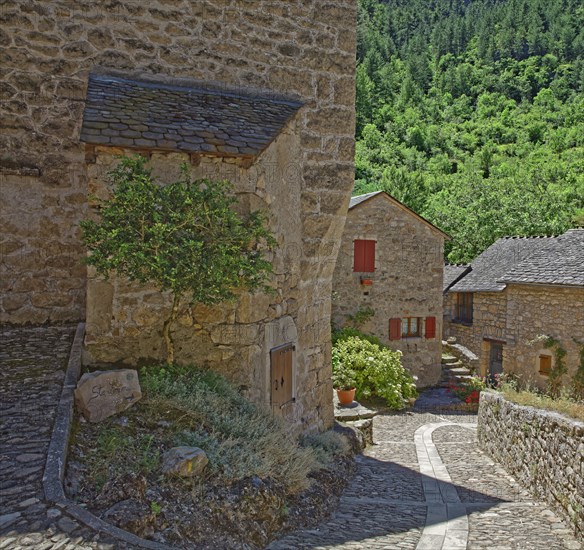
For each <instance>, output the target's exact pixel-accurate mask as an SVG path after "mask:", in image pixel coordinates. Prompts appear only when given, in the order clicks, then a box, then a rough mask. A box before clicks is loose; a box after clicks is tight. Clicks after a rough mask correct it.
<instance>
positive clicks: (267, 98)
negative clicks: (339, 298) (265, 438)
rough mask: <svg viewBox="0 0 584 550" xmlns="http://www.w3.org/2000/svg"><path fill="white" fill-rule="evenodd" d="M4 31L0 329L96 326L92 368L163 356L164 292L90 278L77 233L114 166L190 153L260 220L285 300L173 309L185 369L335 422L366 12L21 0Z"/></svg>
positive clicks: (91, 337)
mask: <svg viewBox="0 0 584 550" xmlns="http://www.w3.org/2000/svg"><path fill="white" fill-rule="evenodd" d="M0 20H1V21H2V30H1V31H0V45H1V47H2V58H3V66H4V70H5V76H4V80H3V84H2V94H3V99H4V101H3V103H2V105H1V106H0V111H1V117H2V121H3V126H4V127H3V131H2V133H1V135H0V140H1V149H2V156H1V159H0V168H1V177H2V185H1V186H0V193H1V194H2V196H1V200H0V204H1V208H2V211H1V213H0V216H1V221H2V225H3V228H4V229H3V240H2V245H1V246H2V248H1V259H2V262H1V265H0V270H1V271H0V285H1V286H0V292H1V298H0V315H1V318H0V320H1V322H3V323H16V324H23V323H44V322H61V321H78V320H84V319H86V321H87V334H86V360H87V361H90V362H93V363H98V362H108V363H109V362H119V363H129V364H136V363H137V362H138V361H139V360H141V359H142V360H145V359H161V358H162V357H164V352H163V349H162V346H161V345H160V336H161V328H162V318H163V316H164V314H165V312H166V311H167V310H168V307H169V302H168V300H167V297H166V296H163V295H161V294H160V293H158V292H156V291H155V289H152V288H138V287H136V286H129V285H128V284H127V283H126V282H125V281H121V280H109V281H107V282H106V281H103V280H100V279H96V278H95V277H94V276H93V274H91V273H90V274H89V277H88V274H87V271H86V268H85V267H84V265H83V263H82V258H83V257H84V255H85V251H84V248H83V246H82V244H81V241H80V231H79V226H78V224H79V221H80V220H81V219H84V218H85V217H87V215H88V212H89V210H90V207H91V205H90V204H89V200H88V197H89V196H91V195H97V196H98V197H103V196H104V195H106V194H107V193H108V179H107V171H108V170H109V169H110V168H111V167H112V166H113V164H114V163H115V162H116V160H115V155H118V154H127V153H136V152H138V153H140V154H143V155H145V156H146V157H147V158H148V159H149V164H150V166H151V168H152V170H153V173H154V175H155V176H156V177H158V178H159V180H160V181H161V182H165V181H167V182H168V181H172V179H173V178H174V177H175V175H176V173H177V170H178V166H179V163H181V162H183V161H184V162H187V163H188V165H189V166H190V171H191V173H192V174H193V176H195V177H198V176H202V177H210V178H213V177H216V178H221V179H230V180H231V181H232V182H233V183H234V184H235V190H236V193H237V195H238V197H239V199H240V204H241V208H242V209H243V210H244V211H251V210H257V209H262V210H266V211H267V213H268V217H269V224H270V228H271V230H272V232H273V233H274V234H275V235H276V237H277V239H278V243H279V247H278V250H277V252H276V253H275V255H274V258H273V260H274V268H275V269H274V271H275V274H274V281H273V282H274V286H275V287H276V288H277V294H276V295H275V296H265V295H263V294H256V295H253V296H252V295H248V294H245V295H242V296H241V297H240V299H239V301H238V302H237V303H236V304H234V305H229V306H227V305H226V306H223V307H216V308H212V309H207V308H203V307H197V308H195V309H194V310H192V309H189V308H185V309H184V310H183V311H182V312H181V316H180V323H179V325H178V328H177V329H176V331H175V340H176V345H177V350H176V356H177V359H178V361H179V362H183V363H190V362H193V363H196V364H199V365H207V366H210V367H213V368H215V369H217V370H219V371H220V372H222V373H223V374H225V375H227V376H228V377H230V378H231V379H232V380H233V381H234V382H235V383H237V384H238V385H239V386H241V387H242V389H244V390H245V391H247V392H248V394H249V396H250V397H251V398H252V399H254V400H256V401H258V402H262V403H266V404H268V405H270V404H271V405H272V406H273V408H274V410H275V411H276V412H278V413H281V414H283V415H285V416H286V417H287V418H288V419H289V420H290V422H292V423H293V424H294V425H296V426H298V428H299V429H306V428H323V427H327V426H329V425H330V424H331V422H332V404H331V399H330V396H331V391H332V389H331V382H330V334H329V327H330V295H331V282H332V273H333V268H334V262H335V258H336V254H337V250H338V246H339V245H338V243H339V239H340V235H341V233H342V228H343V224H344V220H345V214H346V208H347V203H348V200H349V195H350V190H351V188H352V185H353V172H354V170H353V155H354V94H355V91H354V90H355V85H354V69H355V66H354V65H355V47H356V43H355V26H356V22H355V20H356V0H333V1H331V2H327V3H325V4H323V3H321V2H316V1H308V2H273V1H267V0H265V1H263V0H261V1H258V2H253V3H251V2H239V1H235V0H205V1H201V2H195V1H185V0H165V1H158V0H153V1H152V2H141V1H137V0H128V1H125V2H111V3H107V5H105V4H104V5H102V4H101V3H99V2H97V3H96V2H90V1H88V0H81V1H79V2H76V3H71V2H68V1H66V0H55V1H53V2H41V1H34V0H31V1H27V2H14V1H10V0H9V1H8V2H5V3H4V5H3V7H2V13H1V15H0ZM274 363H277V368H276V370H277V372H278V377H280V374H282V373H285V376H286V378H287V379H288V381H289V382H287V383H286V384H285V387H286V390H285V393H286V395H279V394H277V393H275V392H274V391H273V387H272V377H273V374H274V372H273V364H274ZM280 393H281V392H280Z"/></svg>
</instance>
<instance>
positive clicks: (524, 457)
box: [478, 392, 584, 537]
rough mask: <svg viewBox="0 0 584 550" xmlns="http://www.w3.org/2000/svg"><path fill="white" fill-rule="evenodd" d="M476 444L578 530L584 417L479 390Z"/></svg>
mask: <svg viewBox="0 0 584 550" xmlns="http://www.w3.org/2000/svg"><path fill="white" fill-rule="evenodd" d="M478 438H479V445H480V446H481V448H482V449H483V450H484V451H485V452H486V453H487V454H488V455H489V456H491V457H492V458H493V459H494V460H496V461H497V462H499V463H500V464H501V465H502V466H503V467H504V468H505V469H506V470H507V471H508V472H509V473H510V474H512V475H513V476H515V477H516V478H517V480H518V481H519V482H521V483H522V484H523V485H525V486H526V487H529V488H530V489H531V490H532V491H533V492H534V493H535V494H536V496H537V497H540V498H543V499H546V500H547V501H548V502H549V503H550V504H551V505H552V506H553V507H554V508H555V509H556V510H557V511H558V512H559V513H560V514H561V515H562V516H564V518H565V519H566V520H567V521H568V522H569V523H570V525H571V526H572V527H573V528H574V530H575V533H576V536H577V537H578V536H583V535H584V423H583V422H579V421H577V420H572V419H569V418H567V417H564V416H562V415H560V414H557V413H554V412H550V411H544V410H539V409H534V408H533V407H524V406H521V405H516V404H515V403H511V402H509V401H507V400H506V399H505V398H504V397H503V396H502V395H501V394H497V393H492V392H483V393H482V394H481V401H480V406H479V416H478Z"/></svg>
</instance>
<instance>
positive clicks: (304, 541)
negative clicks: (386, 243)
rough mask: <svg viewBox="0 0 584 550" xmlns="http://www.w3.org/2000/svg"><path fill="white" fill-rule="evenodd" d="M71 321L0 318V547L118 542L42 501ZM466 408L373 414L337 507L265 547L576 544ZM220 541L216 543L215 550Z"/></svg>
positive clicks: (43, 548)
mask: <svg viewBox="0 0 584 550" xmlns="http://www.w3.org/2000/svg"><path fill="white" fill-rule="evenodd" d="M74 331H75V327H73V326H65V327H42V328H19V329H6V328H0V550H20V549H23V548H32V549H35V550H57V549H59V548H61V549H64V550H82V549H94V550H95V549H99V550H106V549H117V548H120V549H122V548H128V547H127V546H125V545H123V544H121V543H119V542H112V541H111V540H107V539H105V538H104V537H103V536H102V535H98V534H96V533H94V532H92V531H90V530H89V529H87V528H85V527H83V526H82V525H80V524H79V523H78V522H77V521H75V520H74V519H72V518H71V517H69V516H67V515H66V514H65V513H63V512H62V511H61V510H59V509H57V508H55V507H51V506H50V505H47V504H46V503H45V502H44V495H43V490H42V484H41V482H42V475H43V469H44V463H45V455H46V451H47V448H48V444H49V439H50V436H51V429H52V425H53V421H54V417H55V410H56V407H57V403H58V399H59V395H60V392H61V387H62V381H63V377H64V372H65V367H66V364H67V357H68V353H69V349H70V346H71V343H72V340H73V335H74ZM474 422H475V417H473V416H454V415H453V416H445V415H436V414H430V413H424V412H416V413H404V414H399V415H385V416H378V417H377V418H375V420H374V427H375V430H374V438H375V441H376V445H375V446H373V447H371V448H369V449H368V450H367V452H366V453H365V454H364V455H363V456H359V457H357V462H358V470H357V474H356V476H355V478H354V479H353V480H352V482H351V484H350V486H349V487H348V489H347V491H346V492H345V494H344V495H343V497H342V498H341V503H340V507H339V509H338V510H337V512H336V513H335V514H334V515H333V516H332V518H330V519H329V520H328V521H326V522H324V523H323V524H321V525H320V526H319V528H317V529H312V530H305V531H300V532H297V533H294V534H292V535H289V536H287V537H286V538H284V539H281V540H280V541H277V542H275V543H273V544H272V545H271V546H270V549H271V550H296V549H314V550H317V549H333V548H343V549H353V550H356V549H363V550H368V549H371V550H381V549H383V550H399V549H404V550H406V549H411V550H439V549H444V550H450V549H452V550H458V549H462V548H468V549H489V550H507V549H508V550H560V549H568V550H578V549H581V548H582V545H581V544H579V543H578V542H577V541H576V540H575V539H574V537H573V536H572V535H571V533H570V531H569V530H568V529H567V528H566V526H565V525H564V524H563V523H562V521H560V519H559V518H558V517H557V516H556V515H555V514H554V513H553V512H552V511H551V510H550V509H549V508H548V507H547V506H546V505H545V504H543V503H541V502H537V501H534V500H533V499H532V498H531V497H530V496H529V494H528V493H527V491H526V490H525V489H523V488H521V487H519V486H518V485H517V483H515V481H514V480H513V478H511V477H510V476H509V475H507V474H506V473H505V471H504V470H503V469H502V468H501V467H499V466H498V465H496V464H494V463H493V462H492V461H491V460H490V459H489V458H488V457H487V456H486V455H484V454H483V453H481V452H480V451H479V450H477V443H476V430H475V429H474ZM218 550H220V549H218Z"/></svg>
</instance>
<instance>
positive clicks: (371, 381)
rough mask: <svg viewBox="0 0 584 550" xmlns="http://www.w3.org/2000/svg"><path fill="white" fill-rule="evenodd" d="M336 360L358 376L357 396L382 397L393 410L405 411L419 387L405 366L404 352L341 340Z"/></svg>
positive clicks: (362, 341) (361, 341)
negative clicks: (402, 360) (402, 362)
mask: <svg viewBox="0 0 584 550" xmlns="http://www.w3.org/2000/svg"><path fill="white" fill-rule="evenodd" d="M333 354H334V356H335V361H338V363H339V364H340V365H342V366H343V368H345V369H349V370H350V371H351V372H352V373H354V376H355V382H356V388H357V397H358V398H368V397H372V396H377V397H381V398H382V399H384V400H385V401H386V403H387V405H388V406H389V407H391V408H393V409H402V408H404V407H405V406H406V404H407V399H409V398H410V397H415V396H416V395H417V394H416V385H415V383H414V381H413V379H412V377H411V376H410V374H409V373H408V372H407V371H406V370H405V369H404V368H403V367H402V365H401V359H400V358H401V352H399V351H393V350H391V349H389V348H387V347H385V346H379V345H377V344H374V343H371V342H370V341H368V340H366V339H362V338H359V337H356V336H349V337H346V338H343V339H337V342H336V343H335V345H334V347H333Z"/></svg>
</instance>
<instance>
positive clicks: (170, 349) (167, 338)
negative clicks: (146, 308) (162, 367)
mask: <svg viewBox="0 0 584 550" xmlns="http://www.w3.org/2000/svg"><path fill="white" fill-rule="evenodd" d="M179 303H180V297H179V296H177V295H176V294H175V295H174V296H173V298H172V309H171V310H170V315H169V316H168V319H166V321H164V326H163V327H162V336H163V338H164V343H165V344H166V362H167V363H168V364H169V365H171V364H172V363H174V342H173V340H172V335H171V333H170V327H171V326H172V324H173V323H174V321H175V320H176V317H177V315H178V306H179Z"/></svg>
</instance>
